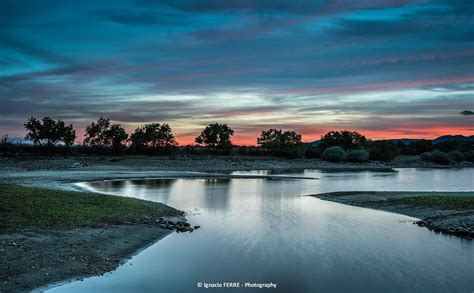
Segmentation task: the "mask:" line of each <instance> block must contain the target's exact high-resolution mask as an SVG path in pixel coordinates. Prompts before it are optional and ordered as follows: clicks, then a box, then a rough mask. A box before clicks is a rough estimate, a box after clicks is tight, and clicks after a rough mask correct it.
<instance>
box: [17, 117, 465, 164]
mask: <svg viewBox="0 0 474 293" xmlns="http://www.w3.org/2000/svg"><path fill="white" fill-rule="evenodd" d="M24 125H25V128H26V129H27V131H28V134H27V135H26V138H28V139H31V140H32V141H33V142H34V143H35V144H37V145H42V146H47V147H52V146H54V145H57V144H62V145H65V146H66V147H70V146H71V145H73V143H74V141H75V139H76V132H75V130H74V129H73V125H72V124H69V125H66V124H65V123H64V122H63V121H62V120H54V119H52V118H50V117H44V118H43V119H42V120H38V119H36V118H34V117H31V118H30V119H29V120H28V121H27V123H25V124H24ZM233 135H234V130H233V129H232V128H230V127H229V126H228V125H227V124H219V123H213V124H209V125H208V126H206V127H205V128H204V129H203V130H202V131H201V133H200V134H199V135H198V136H197V137H196V138H195V143H196V145H197V146H199V147H205V148H206V149H208V150H209V151H210V152H212V153H214V154H218V153H220V154H225V153H230V152H231V150H232V149H233V145H232V137H233ZM84 144H85V145H87V146H90V147H92V148H93V149H95V150H97V151H98V150H113V151H114V152H121V151H123V150H125V149H127V151H131V152H133V153H167V154H169V153H172V152H173V151H175V150H176V149H177V148H176V147H177V146H178V143H177V142H176V138H175V137H174V135H173V133H172V129H171V127H170V126H169V125H168V124H166V123H163V124H160V123H149V124H145V125H143V126H140V127H138V128H136V129H135V131H134V132H133V133H131V134H130V135H129V134H128V133H127V132H126V131H125V129H124V128H123V127H122V126H121V125H120V124H114V123H111V121H110V119H108V118H104V117H100V118H99V119H98V120H97V121H95V122H93V123H91V124H90V125H89V126H87V127H86V129H85V139H84ZM127 145H128V146H129V147H128V148H127ZM257 145H258V146H259V147H240V148H239V153H241V154H248V155H274V156H284V157H293V158H297V157H307V158H323V159H326V160H329V161H352V162H363V161H367V160H369V159H370V160H377V161H391V160H393V159H394V158H395V157H396V156H398V155H399V154H402V155H421V154H423V153H427V152H432V151H433V150H434V149H435V146H434V145H433V144H432V142H431V141H429V140H417V141H414V142H412V143H411V144H404V143H402V142H398V143H393V142H390V141H383V140H382V141H371V140H368V139H367V138H366V137H365V136H363V135H362V134H360V133H358V132H355V131H348V130H344V131H330V132H328V133H326V134H325V135H323V136H322V137H321V140H320V141H319V142H317V143H311V144H307V143H303V142H302V141H301V135H300V134H298V133H296V132H294V131H283V130H281V129H269V130H265V131H262V132H261V134H260V136H259V137H258V138H257ZM193 148H196V147H195V146H186V147H185V152H186V153H190V154H195V153H202V152H200V151H197V152H196V149H193ZM436 149H438V150H440V151H442V152H446V153H448V152H451V151H460V152H463V153H464V152H467V151H469V150H472V144H468V143H463V142H445V143H441V144H437V145H436ZM425 157H426V154H425ZM435 157H436V156H435ZM457 157H460V156H459V155H458V156H457Z"/></svg>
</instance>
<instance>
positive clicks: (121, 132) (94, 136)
mask: <svg viewBox="0 0 474 293" xmlns="http://www.w3.org/2000/svg"><path fill="white" fill-rule="evenodd" d="M127 138H128V134H127V132H125V129H124V128H123V127H122V126H121V125H120V124H111V123H110V119H109V118H104V117H102V116H101V117H100V118H99V119H98V120H97V122H92V124H91V125H89V126H87V127H86V137H85V139H84V142H85V143H88V144H89V145H91V146H93V147H112V148H115V149H117V148H121V147H123V146H124V142H125V141H126V140H127Z"/></svg>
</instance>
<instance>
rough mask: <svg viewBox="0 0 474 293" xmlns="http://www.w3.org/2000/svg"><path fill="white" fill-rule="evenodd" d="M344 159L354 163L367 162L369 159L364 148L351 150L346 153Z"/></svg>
mask: <svg viewBox="0 0 474 293" xmlns="http://www.w3.org/2000/svg"><path fill="white" fill-rule="evenodd" d="M346 160H347V161H349V162H356V163H362V162H367V161H368V160H369V153H368V152H366V151H364V150H353V151H351V152H349V153H348V154H347V157H346Z"/></svg>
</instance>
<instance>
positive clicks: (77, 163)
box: [71, 162, 82, 168]
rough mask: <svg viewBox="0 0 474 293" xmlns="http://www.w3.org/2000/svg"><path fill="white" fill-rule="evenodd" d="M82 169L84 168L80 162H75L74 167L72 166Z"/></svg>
mask: <svg viewBox="0 0 474 293" xmlns="http://www.w3.org/2000/svg"><path fill="white" fill-rule="evenodd" d="M80 167H82V164H81V163H79V162H74V163H72V165H71V168H80Z"/></svg>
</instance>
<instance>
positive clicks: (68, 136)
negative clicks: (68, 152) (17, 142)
mask: <svg viewBox="0 0 474 293" xmlns="http://www.w3.org/2000/svg"><path fill="white" fill-rule="evenodd" d="M24 125H25V128H26V130H28V133H27V135H26V137H25V138H27V139H31V140H32V141H33V142H34V143H35V144H39V145H42V144H43V143H44V142H46V144H47V146H49V147H51V146H53V145H55V144H57V143H58V142H60V141H62V142H63V143H64V144H65V145H66V146H70V145H72V144H73V143H74V140H75V139H76V131H75V130H74V128H73V126H72V124H69V125H66V124H65V123H64V121H62V120H54V119H53V118H51V117H44V118H43V119H42V120H41V121H40V120H38V119H36V118H35V117H31V118H30V119H29V120H28V121H27V122H26V123H25V124H24Z"/></svg>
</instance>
